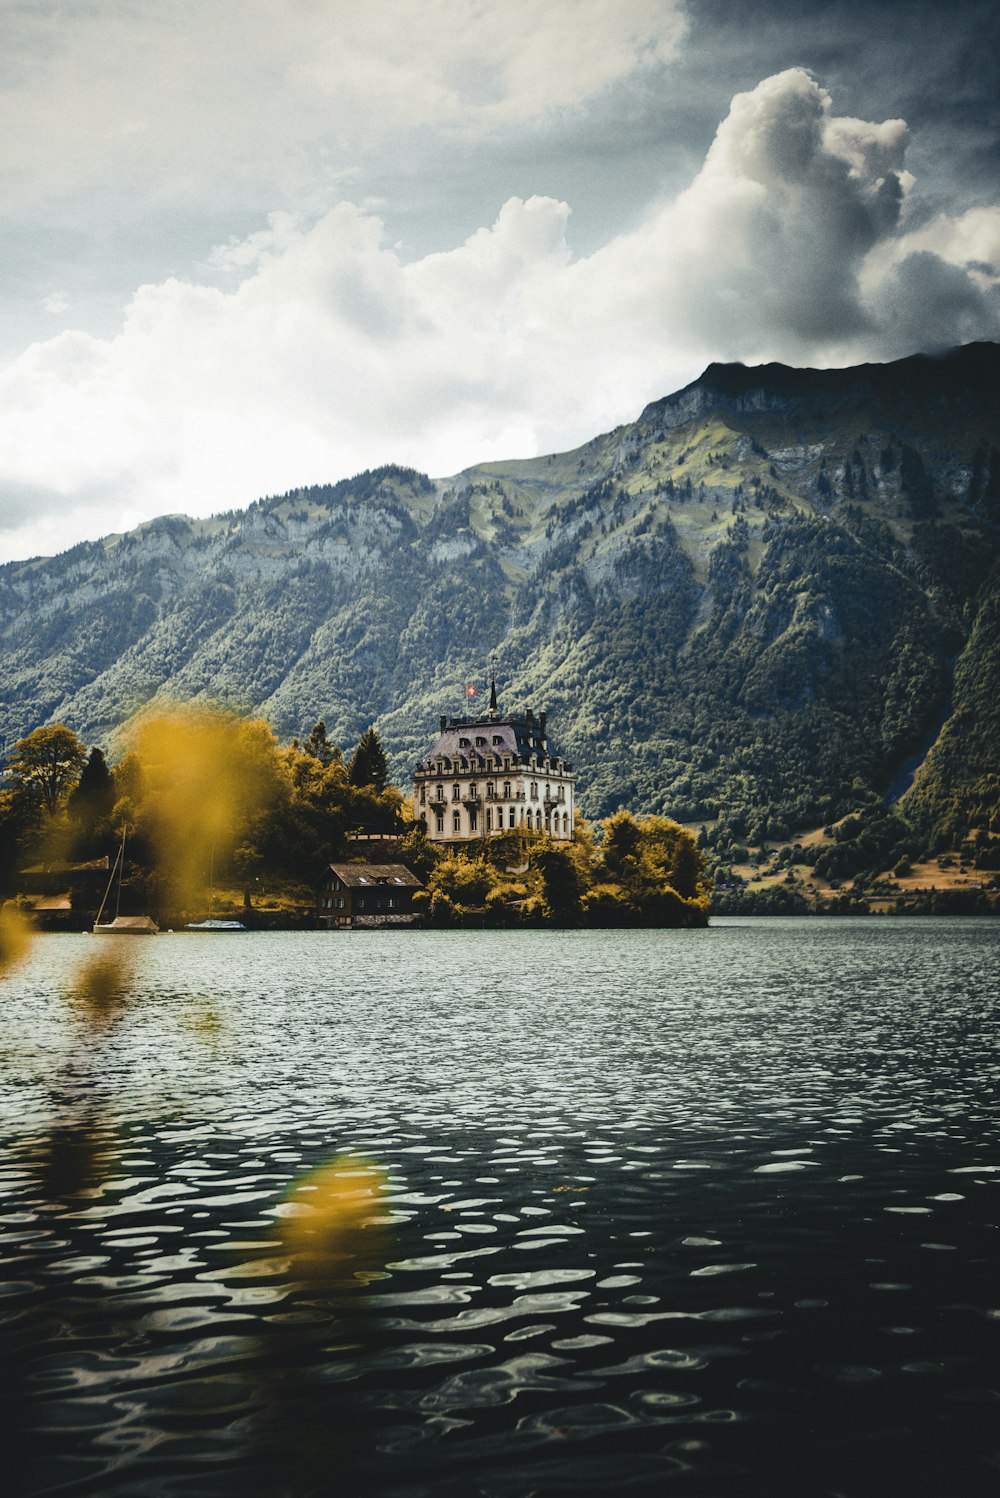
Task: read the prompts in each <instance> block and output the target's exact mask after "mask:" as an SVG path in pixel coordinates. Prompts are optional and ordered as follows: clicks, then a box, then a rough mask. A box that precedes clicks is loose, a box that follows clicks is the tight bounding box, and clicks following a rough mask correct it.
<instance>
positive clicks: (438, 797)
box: [434, 785, 444, 801]
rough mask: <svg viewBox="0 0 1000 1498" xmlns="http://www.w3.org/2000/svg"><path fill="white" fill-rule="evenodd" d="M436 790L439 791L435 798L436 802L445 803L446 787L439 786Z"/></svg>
mask: <svg viewBox="0 0 1000 1498" xmlns="http://www.w3.org/2000/svg"><path fill="white" fill-rule="evenodd" d="M435 789H436V791H437V794H436V796H435V797H434V799H435V801H443V800H444V786H443V785H438V786H436V787H435Z"/></svg>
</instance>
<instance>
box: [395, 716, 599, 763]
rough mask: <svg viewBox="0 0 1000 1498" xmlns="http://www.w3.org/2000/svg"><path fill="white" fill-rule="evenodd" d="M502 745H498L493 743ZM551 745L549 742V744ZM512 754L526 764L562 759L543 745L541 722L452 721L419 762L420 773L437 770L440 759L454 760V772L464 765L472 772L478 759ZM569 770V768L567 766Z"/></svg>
mask: <svg viewBox="0 0 1000 1498" xmlns="http://www.w3.org/2000/svg"><path fill="white" fill-rule="evenodd" d="M494 739H497V740H498V741H499V742H498V743H496V744H494V742H493V740H494ZM547 742H548V741H547V740H546V743H547ZM498 754H499V755H504V754H509V755H511V756H512V758H514V759H516V760H520V761H521V762H522V763H526V762H527V761H528V760H529V759H530V758H531V756H532V754H536V755H538V757H539V758H540V759H541V758H544V757H546V756H547V757H549V758H550V759H553V760H555V759H558V758H559V755H558V754H557V753H556V751H555V750H554V749H553V748H552V747H551V745H549V747H547V748H545V747H543V745H542V724H541V721H540V720H539V719H538V718H533V719H528V718H469V719H466V718H452V719H451V720H450V721H449V723H448V725H447V727H446V728H445V729H444V731H443V732H442V733H440V734H439V735H438V737H437V738H436V739H435V741H434V745H433V747H432V748H431V750H430V751H429V752H428V753H427V754H426V755H424V757H423V758H422V759H421V760H420V761H419V762H418V764H417V769H418V770H433V769H434V762H435V760H438V759H448V760H451V763H452V768H453V769H461V767H462V765H463V763H464V764H465V765H467V766H469V767H470V768H471V767H472V765H473V762H474V761H475V759H476V758H477V757H478V758H485V756H486V755H498ZM565 768H566V769H569V768H570V767H569V765H566V766H565Z"/></svg>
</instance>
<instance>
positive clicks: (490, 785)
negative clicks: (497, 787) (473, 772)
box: [486, 780, 494, 801]
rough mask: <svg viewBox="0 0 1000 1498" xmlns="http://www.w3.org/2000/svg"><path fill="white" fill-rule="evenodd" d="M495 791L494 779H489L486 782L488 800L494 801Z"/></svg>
mask: <svg viewBox="0 0 1000 1498" xmlns="http://www.w3.org/2000/svg"><path fill="white" fill-rule="evenodd" d="M493 791H494V786H493V782H492V780H487V782H486V799H487V801H492V800H493Z"/></svg>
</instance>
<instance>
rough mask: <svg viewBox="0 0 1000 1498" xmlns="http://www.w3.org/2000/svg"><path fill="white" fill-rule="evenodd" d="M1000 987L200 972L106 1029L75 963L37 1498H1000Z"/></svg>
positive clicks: (782, 971)
mask: <svg viewBox="0 0 1000 1498" xmlns="http://www.w3.org/2000/svg"><path fill="white" fill-rule="evenodd" d="M92 945H93V944H92V943H91V944H90V947H92ZM997 945H998V936H997V934H996V932H995V928H994V927H993V926H991V925H990V924H989V923H985V922H966V923H948V922H941V923H920V922H912V923H905V924H903V923H889V922H879V923H876V922H872V923H868V924H860V923H843V922H841V923H832V922H831V923H820V922H812V923H808V922H807V923H797V922H757V923H740V922H732V923H729V924H727V925H725V926H720V927H718V928H716V929H715V930H713V931H710V932H708V933H703V934H701V935H699V937H698V939H697V940H692V939H691V938H690V937H689V936H686V935H684V934H676V935H675V934H673V933H646V932H642V933H573V934H566V935H560V934H552V933H523V934H522V933H518V934H514V933H502V934H500V933H496V934H494V933H473V934H467V935H462V934H443V933H442V934H436V933H424V934H421V935H419V936H418V935H408V936H407V937H406V938H405V939H398V940H393V939H387V938H386V937H385V936H384V935H383V934H376V935H373V936H371V937H368V936H363V935H359V936H358V937H351V938H350V939H344V940H341V939H340V938H338V937H329V936H326V935H317V936H314V937H309V936H295V937H291V936H290V937H282V936H250V937H247V938H245V939H244V940H243V942H242V944H241V951H240V971H239V972H238V973H235V972H233V971H232V957H231V955H230V956H226V955H225V954H224V953H222V952H221V951H220V949H219V948H218V947H217V946H215V947H213V946H212V943H211V939H210V938H203V939H199V938H197V937H192V938H191V939H190V942H189V941H188V940H185V941H184V942H183V943H181V942H177V943H173V942H168V941H164V942H161V943H155V944H148V946H147V948H145V949H144V952H143V957H142V970H141V973H136V974H133V975H132V977H131V978H130V979H129V980H128V981H127V982H125V980H120V981H117V986H116V983H114V982H111V983H109V982H106V981H105V980H102V983H103V984H104V986H103V987H102V986H101V983H96V984H95V982H94V981H92V980H91V979H88V980H87V983H88V984H90V987H89V989H88V990H87V991H88V992H89V993H90V994H91V998H89V999H88V998H87V997H86V996H85V995H84V993H83V990H84V988H85V987H86V986H87V985H86V984H84V983H82V982H81V981H80V978H79V974H80V963H81V960H82V959H83V958H85V957H86V956H87V954H88V951H89V950H90V947H88V945H87V940H86V939H80V940H79V941H78V940H76V939H74V938H49V939H45V940H43V941H42V942H40V943H39V944H38V949H37V950H36V951H35V952H34V953H32V954H30V955H29V956H28V958H27V959H26V960H25V961H23V962H22V963H21V964H20V965H19V966H18V967H17V968H16V969H13V970H11V972H10V973H9V974H8V975H7V977H6V978H5V979H4V1000H5V1015H6V1016H7V1020H8V1024H7V1031H6V1036H5V1040H4V1045H5V1054H4V1057H3V1062H2V1068H3V1069H2V1075H0V1086H2V1089H3V1093H2V1095H3V1099H4V1131H5V1144H6V1151H5V1155H4V1161H3V1165H2V1167H0V1169H2V1172H3V1175H2V1179H3V1193H4V1212H3V1223H2V1227H3V1255H4V1274H3V1278H4V1280H5V1282H6V1283H5V1285H4V1289H3V1303H4V1308H5V1310H6V1312H7V1335H8V1337H9V1338H10V1339H11V1341H10V1353H9V1355H8V1357H7V1358H5V1363H4V1366H5V1367H6V1368H7V1369H8V1370H10V1369H12V1368H14V1369H24V1368H25V1363H26V1359H25V1357H24V1356H23V1354H24V1349H25V1347H26V1346H29V1345H30V1348H31V1358H30V1359H28V1360H27V1361H30V1363H31V1366H30V1368H29V1369H28V1371H27V1372H26V1374H25V1376H24V1377H23V1378H20V1379H19V1380H15V1381H11V1380H10V1379H9V1380H8V1383H9V1386H8V1389H7V1396H8V1399H11V1400H17V1399H19V1400H20V1401H21V1404H20V1413H19V1415H18V1422H19V1424H20V1426H21V1427H23V1428H29V1427H31V1428H34V1429H35V1430H36V1431H37V1432H43V1433H44V1436H43V1439H42V1440H41V1442H39V1443H37V1444H36V1446H35V1448H34V1450H33V1451H32V1452H31V1453H30V1462H29V1463H28V1470H27V1472H26V1473H24V1472H23V1473H22V1475H21V1476H20V1477H19V1478H18V1481H19V1483H20V1484H21V1486H22V1488H23V1490H25V1491H52V1490H59V1489H60V1488H62V1489H65V1490H67V1491H73V1490H74V1489H77V1488H78V1489H79V1490H80V1491H94V1492H102V1493H103V1492H106V1491H107V1492H114V1493H122V1494H135V1495H139V1494H143V1495H145V1494H147V1493H150V1492H157V1493H160V1492H162V1493H171V1492H173V1491H174V1490H175V1489H178V1490H179V1489H180V1488H181V1487H183V1488H184V1490H185V1492H186V1493H190V1492H191V1491H192V1490H194V1491H197V1492H203V1493H205V1494H209V1493H212V1494H221V1493H228V1492H230V1491H232V1492H236V1491H239V1492H249V1493H260V1494H264V1493H275V1492H283V1491H284V1492H289V1493H292V1492H303V1493H305V1492H311V1491H327V1490H329V1489H330V1488H333V1487H337V1486H338V1485H339V1489H340V1490H341V1491H349V1490H351V1488H354V1489H356V1490H357V1491H366V1492H372V1491H377V1492H380V1493H398V1494H400V1495H403V1494H406V1495H407V1498H412V1495H415V1494H423V1493H427V1494H435V1495H436V1494H438V1493H448V1492H453V1493H456V1494H458V1493H467V1492H472V1491H475V1492H483V1493H497V1494H502V1493H511V1494H515V1493H516V1494H520V1493H525V1492H529V1491H530V1492H559V1491H578V1490H580V1491H584V1490H589V1491H595V1492H600V1491H604V1492H612V1491H614V1492H617V1491H619V1490H627V1489H628V1488H635V1489H642V1490H647V1491H657V1492H659V1491H661V1490H667V1491H674V1492H677V1493H683V1494H689V1493H712V1494H716V1493H726V1494H737V1493H739V1494H745V1493H748V1492H756V1491H760V1492H767V1493H768V1494H771V1493H774V1494H781V1495H783V1494H787V1495H788V1498H792V1495H794V1498H804V1495H805V1498H808V1495H811V1494H824V1493H830V1494H832V1493H835V1492H844V1493H850V1494H856V1493H867V1492H873V1493H874V1492H877V1491H878V1492H884V1491H896V1490H898V1489H899V1488H901V1487H903V1486H905V1487H907V1488H908V1489H909V1490H910V1491H912V1492H918V1493H928V1494H930V1493H932V1492H933V1493H934V1494H935V1495H937V1494H939V1493H943V1492H955V1493H974V1492H978V1491H980V1490H982V1491H986V1489H987V1486H988V1484H989V1480H990V1479H991V1478H992V1477H994V1476H995V1466H993V1465H991V1464H992V1463H995V1461H996V1457H997V1450H998V1447H1000V1441H998V1439H997V1437H996V1436H995V1434H994V1430H995V1428H996V1421H995V1418H994V1416H995V1410H996V1405H997V1400H998V1386H997V1383H996V1368H997V1366H998V1364H997V1360H996V1356H995V1342H996V1336H997V1330H998V1327H1000V1317H998V1315H997V1300H996V1284H995V1279H994V1264H993V1261H992V1259H991V1258H990V1257H989V1253H990V1249H989V1245H990V1244H991V1243H992V1242H993V1239H994V1238H995V1235H996V1230H997V1226H998V1217H1000V1214H998V1210H997V1186H998V1184H1000V1169H998V1167H1000V1139H998V1133H1000V1129H998V1124H997V1119H998V1116H1000V1115H998V1112H997V1107H996V1103H997V1082H998V1066H997V1061H996V1055H997V1052H996V1044H995V1042H996V1014H995V1010H994V1007H993V1004H992V1000H991V997H990V994H991V988H990V983H991V981H992V980H991V975H992V973H993V971H994V970H995V962H996V956H997ZM154 947H155V950H152V948H154ZM498 974H506V975H509V976H505V977H503V979H502V981H501V979H500V978H498ZM942 974H944V975H946V976H945V978H944V979H942ZM74 975H76V976H75V978H74ZM69 990H73V991H74V992H75V993H76V998H75V999H74V1001H73V1008H72V1019H71V1022H70V1023H69V1024H67V1017H66V1005H65V999H64V994H65V993H66V992H67V991H69ZM128 992H131V993H133V994H134V996H135V997H134V999H129V998H128V997H127V994H128ZM203 994H210V995H211V996H212V1004H211V1008H210V1010H208V1011H206V1012H209V1013H211V1015H212V1019H211V1021H210V1023H209V1025H208V1027H207V1032H208V1033H207V1034H205V1033H201V1031H200V1027H199V1025H198V1024H192V1023H191V1016H192V1014H195V1015H196V1014H198V1013H199V1012H200V1008H199V1006H200V1005H201V1003H202V1001H201V1000H199V999H198V998H197V997H196V996H197V995H203ZM95 995H96V998H95V997H94V996H95ZM375 996H377V997H375ZM98 1053H99V1056H100V1061H99V1064H97V1063H96V1062H95V1056H96V1055H97V1054H98ZM338 1157H339V1161H338ZM331 1161H333V1163H332V1164H331ZM372 1161H377V1162H378V1167H377V1168H376V1167H374V1166H372V1165H371V1164H370V1163H366V1162H372ZM303 1208H306V1210H304V1211H303V1210H301V1209H303ZM373 1219H374V1220H373ZM22 1445H23V1443H22ZM473 1474H475V1477H474V1481H473Z"/></svg>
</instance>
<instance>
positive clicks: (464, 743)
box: [458, 739, 470, 749]
mask: <svg viewBox="0 0 1000 1498" xmlns="http://www.w3.org/2000/svg"><path fill="white" fill-rule="evenodd" d="M458 747H459V748H460V749H468V748H470V744H469V741H468V739H459V741H458Z"/></svg>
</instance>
